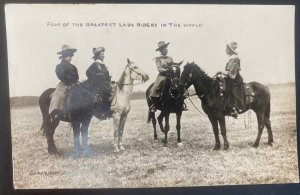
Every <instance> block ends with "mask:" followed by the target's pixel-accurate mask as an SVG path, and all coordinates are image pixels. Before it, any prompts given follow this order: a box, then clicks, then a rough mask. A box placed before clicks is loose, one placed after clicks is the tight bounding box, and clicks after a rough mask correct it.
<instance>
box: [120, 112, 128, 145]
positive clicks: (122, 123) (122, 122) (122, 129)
mask: <svg viewBox="0 0 300 195" xmlns="http://www.w3.org/2000/svg"><path fill="white" fill-rule="evenodd" d="M126 120H127V114H125V115H124V116H123V117H122V118H121V120H120V134H119V136H120V140H119V149H120V150H125V148H124V147H123V144H122V139H123V132H124V126H125V122H126Z"/></svg>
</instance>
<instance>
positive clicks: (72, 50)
mask: <svg viewBox="0 0 300 195" xmlns="http://www.w3.org/2000/svg"><path fill="white" fill-rule="evenodd" d="M76 51H77V49H75V48H71V47H70V46H69V45H66V44H64V45H63V46H62V47H61V51H59V52H57V54H59V55H62V56H65V55H68V54H73V53H75V52H76Z"/></svg>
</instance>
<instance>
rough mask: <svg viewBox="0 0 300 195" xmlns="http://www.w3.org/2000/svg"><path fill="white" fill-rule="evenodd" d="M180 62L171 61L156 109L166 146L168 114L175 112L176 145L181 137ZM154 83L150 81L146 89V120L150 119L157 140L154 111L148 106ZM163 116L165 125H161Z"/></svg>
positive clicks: (181, 95) (181, 88)
mask: <svg viewBox="0 0 300 195" xmlns="http://www.w3.org/2000/svg"><path fill="white" fill-rule="evenodd" d="M181 64H182V62H181V63H173V64H172V65H171V68H170V70H171V72H170V73H169V75H168V78H167V80H166V81H165V83H163V84H164V87H163V90H162V94H161V101H160V103H159V105H157V109H158V110H160V111H161V112H160V114H159V116H158V117H157V120H158V124H159V126H160V129H161V131H162V132H163V133H164V134H165V139H164V140H163V142H164V146H165V147H166V146H167V135H168V131H169V129H170V125H169V116H170V114H171V113H175V114H176V119H177V124H176V129H177V142H178V146H181V145H182V143H181V138H180V128H181V125H180V119H181V115H182V107H183V101H184V98H183V93H182V92H183V87H182V86H181V85H180V83H179V79H180V67H179V66H180V65H181ZM153 84H154V83H152V84H151V85H150V86H149V87H148V89H147V91H146V99H147V103H148V107H149V110H148V120H147V122H148V123H149V122H150V121H151V120H152V124H153V128H154V139H155V140H157V133H156V119H155V113H154V112H150V107H151V105H152V104H153V102H152V101H151V98H150V93H151V88H152V86H153ZM164 118H165V127H164V126H163V119H164Z"/></svg>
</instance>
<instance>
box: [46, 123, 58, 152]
mask: <svg viewBox="0 0 300 195" xmlns="http://www.w3.org/2000/svg"><path fill="white" fill-rule="evenodd" d="M58 124H59V120H55V121H53V122H50V121H48V122H47V124H46V125H45V126H44V131H45V133H46V137H47V143H48V153H49V154H55V155H59V153H58V151H57V148H56V146H55V142H54V138H53V136H54V133H55V129H56V127H57V126H58Z"/></svg>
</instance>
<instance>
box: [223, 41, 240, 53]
mask: <svg viewBox="0 0 300 195" xmlns="http://www.w3.org/2000/svg"><path fill="white" fill-rule="evenodd" d="M226 46H227V48H228V49H229V50H230V51H231V52H233V53H234V54H237V52H236V51H235V50H236V48H237V46H238V45H237V42H231V43H227V44H226Z"/></svg>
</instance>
